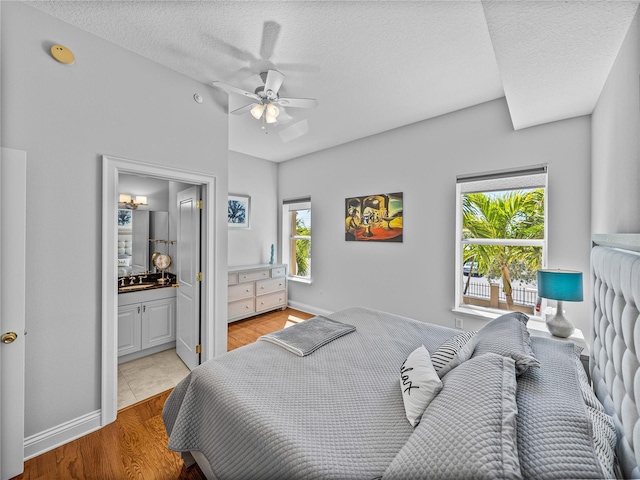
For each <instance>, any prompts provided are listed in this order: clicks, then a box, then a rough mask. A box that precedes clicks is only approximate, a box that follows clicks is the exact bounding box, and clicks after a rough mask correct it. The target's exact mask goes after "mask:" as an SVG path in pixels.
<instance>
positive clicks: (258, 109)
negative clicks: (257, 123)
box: [213, 70, 318, 129]
mask: <svg viewBox="0 0 640 480" xmlns="http://www.w3.org/2000/svg"><path fill="white" fill-rule="evenodd" d="M260 78H261V79H262V81H263V82H264V85H260V86H259V87H258V88H256V89H255V92H254V93H251V92H248V91H247V90H243V89H242V88H238V87H234V86H233V85H228V84H226V83H223V82H218V81H216V82H213V86H214V87H218V88H221V89H222V90H225V91H226V92H227V93H235V94H237V95H243V96H245V97H248V98H252V99H253V100H255V102H253V103H250V104H249V105H245V106H244V107H240V108H238V109H236V110H233V111H232V112H231V113H232V114H233V115H241V114H243V113H246V112H251V115H252V116H253V117H254V118H255V119H256V120H261V119H262V128H263V129H266V125H265V123H267V124H271V123H276V122H277V121H278V116H279V115H280V113H281V110H282V107H293V108H315V107H317V106H318V101H317V100H316V99H315V98H289V97H286V98H285V97H280V96H279V95H278V91H279V90H280V87H281V86H282V83H283V82H284V75H283V74H282V73H280V72H279V71H277V70H269V71H268V72H263V73H261V74H260Z"/></svg>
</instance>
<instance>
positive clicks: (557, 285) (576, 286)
mask: <svg viewBox="0 0 640 480" xmlns="http://www.w3.org/2000/svg"><path fill="white" fill-rule="evenodd" d="M538 295H539V296H540V297H542V298H549V299H551V300H561V301H566V302H581V301H582V272H576V271H574V270H538Z"/></svg>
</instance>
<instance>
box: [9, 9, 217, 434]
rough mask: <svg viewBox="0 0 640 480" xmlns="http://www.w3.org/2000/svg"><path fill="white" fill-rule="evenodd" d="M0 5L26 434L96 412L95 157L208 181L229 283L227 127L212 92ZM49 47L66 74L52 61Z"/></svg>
mask: <svg viewBox="0 0 640 480" xmlns="http://www.w3.org/2000/svg"><path fill="white" fill-rule="evenodd" d="M1 8H2V42H1V46H2V52H1V53H2V123H1V124H2V142H3V143H2V146H4V147H9V148H15V149H20V150H25V151H26V152H27V188H28V195H27V206H26V208H27V266H26V268H27V271H26V275H27V299H26V300H27V306H26V315H27V318H26V326H27V331H28V335H27V337H26V339H27V340H26V403H25V413H26V415H25V418H26V425H25V435H26V436H30V435H33V434H35V433H40V432H42V431H44V430H46V429H48V428H51V427H54V426H57V425H60V424H62V423H64V422H69V421H71V420H74V419H76V418H78V417H80V416H82V415H85V414H88V413H90V412H94V411H96V410H98V409H100V375H101V371H100V368H101V365H100V349H101V290H102V285H101V238H102V236H101V235H102V234H101V195H102V192H101V189H102V188H101V182H102V170H101V168H102V163H101V162H102V161H101V155H102V154H109V155H113V156H118V157H124V158H130V159H135V160H139V161H145V162H149V163H154V164H160V165H167V166H178V167H181V168H184V169H188V170H192V171H200V172H204V173H209V174H214V175H216V176H217V182H216V186H217V195H218V197H217V200H218V206H217V215H218V218H219V219H221V222H223V223H220V221H219V223H218V224H217V226H216V227H217V228H216V229H215V230H214V231H216V232H219V233H218V235H217V237H218V238H216V248H217V259H216V264H217V266H218V267H220V269H221V270H222V271H223V275H222V276H221V278H223V279H226V274H224V271H225V270H226V249H227V235H226V230H223V228H222V227H225V228H226V220H225V219H226V213H225V212H226V196H227V150H228V140H227V139H228V124H227V116H226V114H224V113H223V112H221V111H220V109H219V108H213V106H214V103H213V99H212V97H213V95H214V94H213V92H212V90H213V88H209V87H207V86H204V85H203V84H200V83H198V82H195V81H193V80H191V79H189V78H187V77H184V76H182V75H180V74H177V73H175V72H173V71H171V70H168V69H166V68H164V67H161V66H160V65H158V64H156V63H154V62H151V61H149V60H147V59H145V58H143V57H140V56H139V55H136V54H133V53H131V52H129V51H126V50H124V49H122V48H120V47H117V46H115V45H114V44H111V43H108V42H106V41H104V40H102V39H100V38H98V37H95V36H93V35H90V34H88V33H86V32H84V31H82V30H79V29H77V28H75V27H72V26H70V25H68V24H65V23H63V22H61V21H59V20H57V19H54V18H53V17H50V16H48V15H46V14H43V13H41V12H39V11H37V10H35V9H33V8H32V7H29V6H27V5H24V4H22V3H19V2H2V7H1ZM54 43H60V44H63V45H65V46H67V47H68V48H70V49H71V50H72V51H73V52H74V54H75V57H76V61H75V64H74V65H71V66H67V65H62V64H60V63H58V62H56V61H55V60H53V59H52V57H51V56H50V54H49V48H50V46H51V45H52V44H54ZM196 92H198V93H200V94H201V95H203V96H204V98H205V102H204V103H203V104H198V103H196V102H194V100H193V94H194V93H196ZM218 285H219V287H218V290H219V291H218V292H217V294H218V296H219V297H220V298H225V292H226V285H224V283H223V282H221V281H219V282H218ZM221 320H222V321H223V322H225V319H221Z"/></svg>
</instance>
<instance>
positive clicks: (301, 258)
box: [296, 218, 311, 277]
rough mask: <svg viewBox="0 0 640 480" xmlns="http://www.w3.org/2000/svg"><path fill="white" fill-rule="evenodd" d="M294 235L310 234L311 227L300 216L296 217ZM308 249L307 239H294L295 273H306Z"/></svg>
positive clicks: (302, 274)
mask: <svg viewBox="0 0 640 480" xmlns="http://www.w3.org/2000/svg"><path fill="white" fill-rule="evenodd" d="M296 235H302V236H311V228H310V227H308V226H307V225H305V223H304V221H303V220H302V219H300V218H296ZM310 249H311V242H309V240H297V241H296V275H300V276H301V277H304V276H305V275H306V274H307V270H308V269H309V250H310Z"/></svg>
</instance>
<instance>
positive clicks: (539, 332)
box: [527, 319, 589, 375]
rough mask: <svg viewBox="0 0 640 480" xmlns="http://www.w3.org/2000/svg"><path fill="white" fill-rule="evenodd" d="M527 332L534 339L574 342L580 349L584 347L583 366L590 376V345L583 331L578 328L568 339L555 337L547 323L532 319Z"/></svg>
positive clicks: (581, 356) (581, 355)
mask: <svg viewBox="0 0 640 480" xmlns="http://www.w3.org/2000/svg"><path fill="white" fill-rule="evenodd" d="M527 330H529V335H533V336H534V337H547V338H553V339H554V340H559V341H561V342H573V343H574V344H576V345H578V346H579V347H582V353H581V354H580V360H581V361H582V366H583V367H584V370H585V372H587V375H589V344H588V343H587V341H586V340H585V338H584V334H583V333H582V330H580V329H579V328H576V329H575V330H574V331H573V333H572V334H571V336H570V337H568V338H561V337H555V336H553V335H551V334H550V333H549V330H547V324H546V323H545V322H543V321H540V320H534V319H530V320H529V321H528V322H527Z"/></svg>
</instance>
